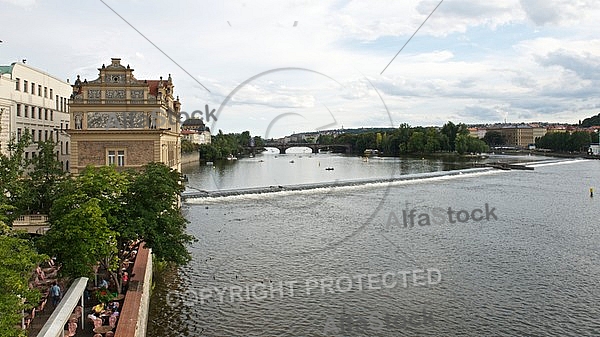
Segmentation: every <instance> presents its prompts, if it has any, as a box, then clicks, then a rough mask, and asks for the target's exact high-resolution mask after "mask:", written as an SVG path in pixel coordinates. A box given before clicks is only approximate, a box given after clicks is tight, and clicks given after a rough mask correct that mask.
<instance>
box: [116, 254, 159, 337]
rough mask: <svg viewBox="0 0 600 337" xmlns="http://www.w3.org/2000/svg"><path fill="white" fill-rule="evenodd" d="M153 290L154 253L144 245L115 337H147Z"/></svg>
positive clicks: (136, 260) (137, 259) (133, 273)
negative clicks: (151, 292)
mask: <svg viewBox="0 0 600 337" xmlns="http://www.w3.org/2000/svg"><path fill="white" fill-rule="evenodd" d="M151 288H152V251H151V250H150V249H148V248H146V247H145V245H144V244H143V243H142V244H141V246H140V249H139V250H138V254H137V257H136V259H135V264H134V265H133V270H132V276H131V278H130V280H129V290H128V291H127V294H126V295H125V301H124V302H123V308H122V309H121V315H120V317H119V324H118V325H117V330H116V331H115V336H119V337H145V336H146V327H147V324H148V310H149V309H150V289H151Z"/></svg>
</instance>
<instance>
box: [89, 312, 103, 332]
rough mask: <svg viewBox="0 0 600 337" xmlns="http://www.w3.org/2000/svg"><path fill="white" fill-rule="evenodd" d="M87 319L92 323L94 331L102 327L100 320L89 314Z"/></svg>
mask: <svg viewBox="0 0 600 337" xmlns="http://www.w3.org/2000/svg"><path fill="white" fill-rule="evenodd" d="M88 318H89V319H90V320H91V321H92V322H93V323H94V329H95V328H98V327H101V326H102V318H100V317H97V316H94V315H92V314H89V315H88Z"/></svg>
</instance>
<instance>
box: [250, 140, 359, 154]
mask: <svg viewBox="0 0 600 337" xmlns="http://www.w3.org/2000/svg"><path fill="white" fill-rule="evenodd" d="M263 147H274V148H276V149H278V150H279V153H280V154H284V153H285V151H287V149H289V148H292V147H308V148H310V149H311V150H312V153H319V150H331V149H343V151H344V152H346V153H350V152H352V145H350V144H330V145H324V144H314V143H292V142H288V143H284V142H265V143H264V145H263ZM249 149H250V150H251V151H252V152H253V153H254V149H255V147H250V148H249Z"/></svg>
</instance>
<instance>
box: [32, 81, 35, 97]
mask: <svg viewBox="0 0 600 337" xmlns="http://www.w3.org/2000/svg"><path fill="white" fill-rule="evenodd" d="M31 94H32V95H35V83H33V82H31Z"/></svg>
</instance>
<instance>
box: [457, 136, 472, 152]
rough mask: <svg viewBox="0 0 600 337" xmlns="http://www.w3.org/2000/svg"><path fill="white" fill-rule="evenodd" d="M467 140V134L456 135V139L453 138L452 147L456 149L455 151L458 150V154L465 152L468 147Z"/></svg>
mask: <svg viewBox="0 0 600 337" xmlns="http://www.w3.org/2000/svg"><path fill="white" fill-rule="evenodd" d="M468 142H469V136H465V135H457V136H456V139H455V140H454V148H455V149H456V152H458V154H460V155H463V154H465V153H466V152H467V151H468V149H469V145H468Z"/></svg>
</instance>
